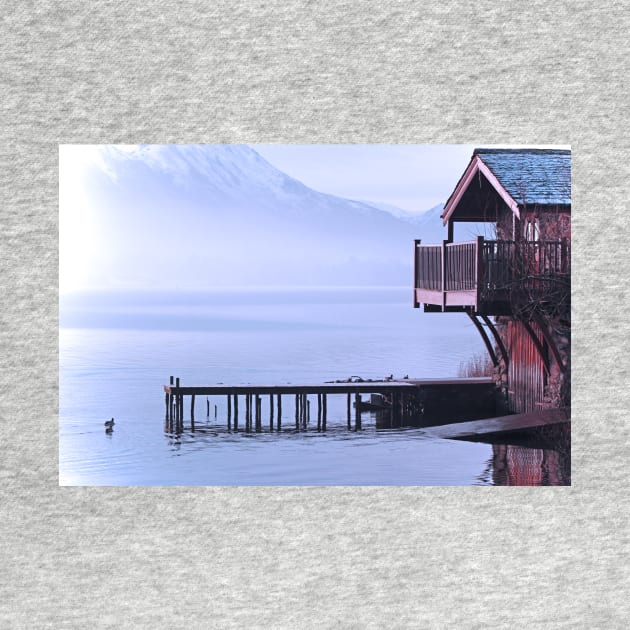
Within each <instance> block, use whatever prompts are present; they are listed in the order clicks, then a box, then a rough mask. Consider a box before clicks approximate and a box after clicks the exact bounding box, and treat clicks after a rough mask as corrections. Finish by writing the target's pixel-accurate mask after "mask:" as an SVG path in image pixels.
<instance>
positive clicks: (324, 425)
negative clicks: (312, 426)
mask: <svg viewBox="0 0 630 630" xmlns="http://www.w3.org/2000/svg"><path fill="white" fill-rule="evenodd" d="M327 407H328V405H327V402H326V394H322V431H325V430H326V414H327V411H328V410H327Z"/></svg>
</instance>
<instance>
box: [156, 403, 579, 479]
mask: <svg viewBox="0 0 630 630" xmlns="http://www.w3.org/2000/svg"><path fill="white" fill-rule="evenodd" d="M353 411H356V410H353ZM361 418H363V421H362V420H361ZM277 420H278V418H277V417H276V423H275V424H274V423H273V422H270V423H269V424H267V423H262V422H258V423H251V422H246V423H245V424H244V426H243V425H241V426H240V428H239V426H238V424H237V425H236V426H233V425H232V424H229V423H228V422H227V421H225V420H223V421H222V420H221V419H219V420H218V422H217V420H214V421H212V419H211V418H210V417H207V418H206V419H205V422H203V421H202V422H198V423H197V424H196V426H195V428H192V427H188V425H187V426H186V429H184V426H183V423H181V424H179V423H172V422H170V421H169V418H168V417H167V418H166V422H165V427H164V428H165V434H166V437H167V439H168V440H169V445H170V447H171V449H172V451H174V452H178V451H180V449H181V448H182V445H183V444H186V445H187V447H188V448H190V447H192V448H193V449H195V450H196V449H205V448H217V447H219V448H221V445H223V446H224V447H226V448H229V447H230V445H231V446H233V445H234V444H235V443H237V442H240V440H242V439H243V438H255V439H256V441H257V442H260V441H261V440H262V441H263V442H268V443H276V442H278V441H279V440H282V441H284V439H287V438H288V439H291V438H297V439H298V440H300V441H302V440H304V439H307V438H313V437H316V436H318V435H319V436H321V437H325V436H328V437H329V438H330V439H332V440H333V441H334V442H338V441H343V442H347V441H350V442H353V443H354V445H356V446H359V445H360V444H362V443H365V442H364V441H365V439H368V440H371V441H374V440H378V441H379V442H380V443H381V444H382V445H385V443H388V442H389V441H390V440H400V439H405V440H417V439H420V440H425V439H427V437H426V435H425V432H424V431H423V430H422V429H423V428H426V424H423V420H422V418H410V417H408V416H402V415H400V414H395V413H391V411H385V412H384V411H370V412H364V413H362V414H361V413H353V414H352V418H350V416H348V419H347V420H348V421H347V424H346V422H340V421H339V420H341V419H340V418H338V417H337V418H335V420H336V422H333V424H332V425H329V426H328V427H326V424H324V425H323V426H322V424H321V423H319V422H318V423H317V424H315V423H312V422H310V418H309V416H308V415H304V416H303V417H298V418H297V420H295V421H293V418H291V421H287V422H285V424H284V426H283V424H282V423H280V422H277ZM189 429H190V430H189ZM217 438H218V441H217ZM438 441H439V442H441V443H444V442H451V441H450V440H446V441H445V440H438ZM457 441H459V440H457ZM514 441H515V442H516V443H515V444H488V447H489V448H491V449H492V457H491V458H490V459H488V460H487V463H486V465H485V467H484V469H483V470H482V471H481V472H480V473H479V474H478V475H477V476H476V478H477V481H478V482H479V483H481V484H483V485H495V486H565V485H571V449H570V437H569V433H568V430H567V431H566V432H561V433H560V434H558V435H554V439H553V440H550V439H549V436H547V437H545V438H544V439H543V438H542V437H540V436H538V437H532V436H530V435H527V434H521V435H520V436H518V437H517V436H516V435H515V436H514ZM241 444H243V443H242V442H241ZM444 465H451V463H445V464H444Z"/></svg>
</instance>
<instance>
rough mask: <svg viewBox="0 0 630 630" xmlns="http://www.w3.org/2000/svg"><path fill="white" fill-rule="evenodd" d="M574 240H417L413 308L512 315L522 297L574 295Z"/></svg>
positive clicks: (546, 298) (556, 297)
mask: <svg viewBox="0 0 630 630" xmlns="http://www.w3.org/2000/svg"><path fill="white" fill-rule="evenodd" d="M570 258H571V252H570V244H569V242H568V241H567V240H566V239H562V240H559V241H520V242H515V241H503V240H495V241H488V240H485V239H484V238H483V237H478V238H477V239H476V240H474V241H470V242H466V243H450V242H448V241H444V242H443V243H441V244H439V245H423V244H421V242H420V241H416V242H415V264H414V270H415V281H414V307H415V308H418V307H419V306H420V304H423V305H424V310H425V311H443V312H449V311H469V312H471V313H477V314H484V315H509V314H510V313H512V312H513V309H514V306H515V304H517V303H518V302H519V301H521V302H523V301H531V300H553V299H566V300H568V299H569V295H570V274H571V266H570Z"/></svg>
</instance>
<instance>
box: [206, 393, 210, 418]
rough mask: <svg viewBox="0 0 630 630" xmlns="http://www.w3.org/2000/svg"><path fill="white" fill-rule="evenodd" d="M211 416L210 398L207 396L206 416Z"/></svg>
mask: <svg viewBox="0 0 630 630" xmlns="http://www.w3.org/2000/svg"><path fill="white" fill-rule="evenodd" d="M209 417H210V399H209V398H208V397H207V396H206V418H209Z"/></svg>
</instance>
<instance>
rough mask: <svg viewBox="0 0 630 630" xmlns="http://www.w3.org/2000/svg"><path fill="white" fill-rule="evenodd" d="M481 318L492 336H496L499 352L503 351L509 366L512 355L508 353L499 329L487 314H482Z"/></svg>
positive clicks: (505, 361)
mask: <svg viewBox="0 0 630 630" xmlns="http://www.w3.org/2000/svg"><path fill="white" fill-rule="evenodd" d="M481 319H482V320H483V322H484V324H485V325H486V326H487V328H488V329H489V330H490V332H491V333H492V336H493V337H494V340H495V341H496V343H497V346H498V347H499V352H501V356H502V357H503V362H504V363H505V366H506V367H507V366H508V365H509V364H510V357H509V355H508V353H507V350H506V349H505V344H504V343H503V339H501V335H500V334H499V331H498V330H497V329H496V327H495V325H494V324H493V323H492V322H491V321H490V318H489V317H488V316H487V315H481Z"/></svg>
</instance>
